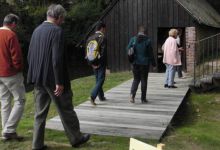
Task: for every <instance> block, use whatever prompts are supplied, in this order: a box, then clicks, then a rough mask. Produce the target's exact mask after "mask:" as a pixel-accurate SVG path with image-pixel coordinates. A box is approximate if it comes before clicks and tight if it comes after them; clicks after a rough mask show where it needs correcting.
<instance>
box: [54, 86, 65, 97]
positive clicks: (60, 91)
mask: <svg viewBox="0 0 220 150" xmlns="http://www.w3.org/2000/svg"><path fill="white" fill-rule="evenodd" d="M63 89H64V87H63V85H58V84H57V85H56V89H55V91H54V95H56V96H60V95H62V93H63Z"/></svg>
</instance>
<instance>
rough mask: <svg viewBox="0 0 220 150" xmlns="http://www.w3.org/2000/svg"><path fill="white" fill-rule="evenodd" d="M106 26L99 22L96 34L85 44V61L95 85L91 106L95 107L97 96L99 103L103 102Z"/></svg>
mask: <svg viewBox="0 0 220 150" xmlns="http://www.w3.org/2000/svg"><path fill="white" fill-rule="evenodd" d="M105 31H106V25H105V24H104V23H102V22H99V23H98V24H97V26H96V32H95V33H94V34H93V35H92V36H90V37H89V38H88V40H87V44H86V59H87V61H88V63H89V65H91V66H92V68H93V71H94V74H95V78H96V85H95V87H94V88H93V90H92V92H91V97H90V98H91V99H90V101H91V104H92V105H94V106H95V105H96V103H95V99H96V97H97V96H98V97H99V100H100V101H105V100H106V98H105V96H104V92H103V89H102V86H103V84H104V82H105V70H106V64H107V49H106V38H105Z"/></svg>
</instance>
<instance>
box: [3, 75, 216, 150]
mask: <svg viewBox="0 0 220 150" xmlns="http://www.w3.org/2000/svg"><path fill="white" fill-rule="evenodd" d="M131 77H132V75H131V73H128V72H124V73H113V74H110V75H107V79H106V82H105V85H104V90H105V91H106V90H108V89H110V88H112V87H114V86H116V85H118V84H120V83H122V82H124V81H126V80H128V79H130V78H131ZM93 85H94V77H93V76H91V77H85V78H81V79H76V80H73V81H72V90H73V92H74V98H73V103H74V105H78V104H80V103H82V102H84V101H85V100H86V99H87V98H88V97H89V95H90V90H91V88H92V87H93ZM26 98H27V102H26V106H25V113H24V115H23V118H22V120H21V122H20V124H19V127H18V133H19V134H21V135H24V136H25V141H24V142H6V143H3V142H0V149H1V150H13V149H16V150H30V149H31V140H32V131H33V118H34V103H33V95H32V92H29V93H27V95H26ZM56 115H57V113H56V109H55V107H54V105H53V104H52V105H51V108H50V112H49V114H48V119H49V118H51V117H54V116H56ZM219 133H220V94H218V93H217V92H216V93H215V92H212V93H209V94H198V95H197V94H191V96H190V97H189V98H188V101H187V103H186V105H185V106H183V108H182V111H181V113H179V114H177V117H176V118H175V121H174V122H173V124H172V126H171V129H170V130H169V132H168V134H167V135H166V136H165V138H164V139H163V141H162V142H163V143H165V144H166V147H165V150H219V147H220V134H219ZM140 140H141V139H140ZM142 141H144V142H148V143H150V144H153V145H155V144H156V143H157V141H152V140H142ZM45 143H46V144H47V145H49V149H53V150H60V149H62V150H69V149H73V148H71V147H70V145H69V142H68V140H67V138H66V136H65V133H64V132H59V131H54V130H46V133H45ZM128 147H129V138H123V137H111V136H95V135H93V136H92V138H91V140H90V141H89V142H88V143H87V144H85V145H84V146H83V147H82V148H80V150H128Z"/></svg>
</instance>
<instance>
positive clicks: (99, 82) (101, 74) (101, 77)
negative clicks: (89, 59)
mask: <svg viewBox="0 0 220 150" xmlns="http://www.w3.org/2000/svg"><path fill="white" fill-rule="evenodd" d="M105 70H106V67H105V66H100V67H99V68H97V69H93V71H94V75H95V79H96V85H95V87H94V88H93V90H92V93H91V97H92V98H93V99H96V97H97V96H98V97H99V99H103V97H104V92H103V89H102V86H103V84H104V82H105Z"/></svg>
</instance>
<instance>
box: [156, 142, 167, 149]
mask: <svg viewBox="0 0 220 150" xmlns="http://www.w3.org/2000/svg"><path fill="white" fill-rule="evenodd" d="M163 147H165V144H162V143H160V144H157V149H158V150H163Z"/></svg>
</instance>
